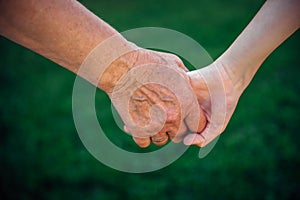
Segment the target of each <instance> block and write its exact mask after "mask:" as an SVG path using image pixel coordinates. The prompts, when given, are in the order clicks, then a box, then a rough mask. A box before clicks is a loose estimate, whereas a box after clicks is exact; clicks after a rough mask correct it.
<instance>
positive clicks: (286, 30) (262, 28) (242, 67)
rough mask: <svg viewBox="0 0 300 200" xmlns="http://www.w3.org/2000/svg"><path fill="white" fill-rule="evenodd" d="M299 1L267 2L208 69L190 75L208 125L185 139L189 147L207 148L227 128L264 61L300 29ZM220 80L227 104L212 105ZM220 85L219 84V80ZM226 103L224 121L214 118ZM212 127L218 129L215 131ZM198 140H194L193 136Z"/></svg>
mask: <svg viewBox="0 0 300 200" xmlns="http://www.w3.org/2000/svg"><path fill="white" fill-rule="evenodd" d="M299 10H300V1H299V0H285V1H283V0H268V1H266V3H265V4H264V5H263V7H262V8H261V9H260V10H259V12H258V13H257V14H256V16H255V17H254V18H253V20H252V21H251V22H250V23H249V25H248V26H247V27H246V28H245V29H244V31H243V32H242V33H241V34H240V35H239V36H238V38H237V39H236V40H235V41H234V42H233V44H232V45H231V46H230V47H229V48H228V49H227V50H226V51H225V53H224V54H223V55H221V56H220V57H219V58H218V59H217V60H216V61H215V62H214V63H213V64H211V65H210V66H208V67H207V69H209V70H207V69H200V70H197V71H193V72H190V73H189V75H190V77H191V81H192V85H193V87H194V91H195V93H196V94H197V95H198V100H199V103H200V104H201V105H202V108H203V109H204V110H205V112H206V114H207V117H208V121H209V123H208V125H207V127H206V129H205V130H204V131H203V132H202V133H201V134H197V135H196V134H191V135H189V136H187V137H186V138H185V143H186V144H197V145H199V146H205V145H206V144H207V143H209V142H210V141H212V140H213V139H214V138H215V137H217V136H218V135H219V134H221V133H222V132H223V131H224V129H225V128H226V126H227V124H228V122H229V120H230V118H231V116H232V114H233V112H234V109H235V107H236V105H237V102H238V100H239V97H240V95H241V94H242V92H243V91H244V90H245V88H246V87H247V86H248V85H249V83H250V81H251V80H252V78H253V76H254V75H255V73H256V72H257V70H258V69H259V67H260V66H261V64H262V63H263V62H264V60H265V59H266V58H267V57H268V56H269V55H270V54H271V53H272V52H273V51H274V50H275V49H276V48H277V47H278V46H279V45H280V44H281V43H282V42H283V41H285V40H286V39H287V38H288V37H289V36H290V35H292V34H293V33H294V32H295V31H296V30H297V29H298V28H299V27H300V12H299ZM212 79H215V80H216V79H219V80H220V83H221V84H220V85H219V86H218V87H219V88H222V89H223V90H224V95H225V100H226V101H225V102H224V101H220V102H217V103H216V102H214V105H211V104H212V103H211V102H210V101H211V99H210V95H209V91H208V88H209V86H211V87H210V88H212V87H216V86H215V85H213V84H214V83H212V82H211V81H210V80H212ZM216 82H218V81H216ZM217 104H226V105H225V106H226V113H224V121H223V122H222V121H220V120H219V121H214V120H212V119H211V116H212V114H213V113H212V112H211V110H212V107H213V106H216V105H217ZM211 127H218V128H217V129H212V128H211ZM192 136H193V137H195V138H193V137H192Z"/></svg>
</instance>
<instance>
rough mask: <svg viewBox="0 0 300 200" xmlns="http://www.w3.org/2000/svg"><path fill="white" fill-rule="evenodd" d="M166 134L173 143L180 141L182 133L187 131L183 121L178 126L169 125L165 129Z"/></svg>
mask: <svg viewBox="0 0 300 200" xmlns="http://www.w3.org/2000/svg"><path fill="white" fill-rule="evenodd" d="M167 130H168V131H167V134H168V135H169V137H170V139H171V140H172V142H174V143H179V142H181V141H182V139H183V137H184V135H185V134H186V132H187V127H186V125H185V124H184V123H182V125H181V126H180V127H179V128H178V127H169V128H168V129H167Z"/></svg>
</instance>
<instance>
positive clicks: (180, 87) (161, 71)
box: [100, 49, 206, 148]
mask: <svg viewBox="0 0 300 200" xmlns="http://www.w3.org/2000/svg"><path fill="white" fill-rule="evenodd" d="M186 71H187V69H186V68H185V66H184V64H183V63H182V61H181V60H180V59H179V58H178V57H177V56H175V55H172V54H168V53H161V52H155V51H151V50H146V49H138V50H135V51H132V52H130V53H127V54H125V55H124V56H122V57H120V58H119V59H117V60H115V61H114V62H113V63H112V64H111V65H110V66H109V68H108V69H107V70H106V71H105V73H104V74H103V76H102V77H101V80H100V87H101V88H102V89H103V90H105V91H106V92H107V93H108V95H109V96H110V98H111V100H112V102H113V104H114V106H115V107H116V109H117V111H118V112H119V114H120V116H121V118H122V119H123V121H124V123H125V127H124V130H125V131H126V132H128V133H131V134H132V136H133V139H134V141H135V142H136V144H137V145H139V146H140V147H143V148H145V147H147V146H149V145H150V143H151V141H152V142H153V143H154V144H155V145H159V146H160V145H164V144H166V143H167V141H168V139H169V138H170V139H172V140H173V141H174V142H179V141H181V140H182V139H183V136H184V134H185V133H186V132H187V130H190V131H192V132H200V131H202V130H203V129H204V127H205V125H206V118H205V116H204V113H203V112H202V110H201V109H200V107H199V105H198V103H197V100H196V97H195V95H194V94H193V90H192V88H191V85H190V82H189V78H188V76H187V75H186Z"/></svg>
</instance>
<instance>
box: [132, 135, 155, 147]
mask: <svg viewBox="0 0 300 200" xmlns="http://www.w3.org/2000/svg"><path fill="white" fill-rule="evenodd" d="M133 140H134V142H135V143H136V144H137V145H138V146H139V147H141V148H146V147H148V146H149V145H150V143H151V140H150V138H140V137H133Z"/></svg>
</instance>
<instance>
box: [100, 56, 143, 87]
mask: <svg viewBox="0 0 300 200" xmlns="http://www.w3.org/2000/svg"><path fill="white" fill-rule="evenodd" d="M137 59H138V50H132V51H131V52H128V53H126V54H124V55H122V56H120V57H119V58H117V59H115V60H114V61H113V62H112V63H111V64H110V65H109V66H108V67H107V68H106V70H105V71H104V72H103V74H102V76H101V78H100V80H99V84H98V87H99V88H100V89H102V90H103V91H105V92H106V93H111V92H112V91H113V90H114V88H115V86H116V85H117V83H118V81H119V80H120V79H121V77H122V76H123V75H125V74H126V73H127V72H128V71H129V70H131V69H132V68H133V67H134V65H135V63H136V61H137Z"/></svg>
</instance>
